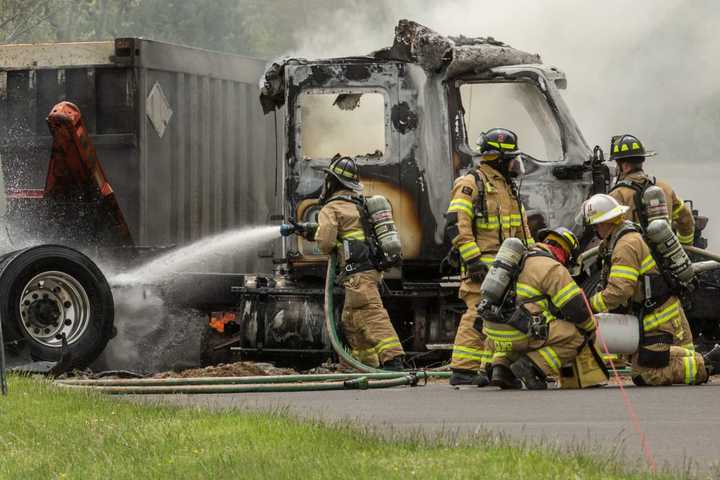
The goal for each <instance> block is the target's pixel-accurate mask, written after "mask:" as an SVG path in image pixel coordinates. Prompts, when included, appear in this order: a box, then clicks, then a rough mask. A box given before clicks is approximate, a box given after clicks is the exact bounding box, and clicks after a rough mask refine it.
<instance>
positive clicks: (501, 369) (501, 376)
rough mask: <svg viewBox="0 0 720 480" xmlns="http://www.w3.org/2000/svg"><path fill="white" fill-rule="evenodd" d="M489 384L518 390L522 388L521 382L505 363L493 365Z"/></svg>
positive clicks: (504, 388)
mask: <svg viewBox="0 0 720 480" xmlns="http://www.w3.org/2000/svg"><path fill="white" fill-rule="evenodd" d="M490 385H492V386H493V387H500V388H501V389H503V390H519V389H521V388H522V382H521V381H520V380H518V379H517V377H515V375H513V372H511V371H510V369H509V368H508V367H506V366H505V365H493V368H492V376H491V377H490Z"/></svg>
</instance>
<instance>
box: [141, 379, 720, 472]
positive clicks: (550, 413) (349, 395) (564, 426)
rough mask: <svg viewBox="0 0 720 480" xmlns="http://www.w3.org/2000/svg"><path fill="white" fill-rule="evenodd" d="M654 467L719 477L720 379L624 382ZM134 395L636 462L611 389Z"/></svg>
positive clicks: (435, 387)
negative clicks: (497, 437)
mask: <svg viewBox="0 0 720 480" xmlns="http://www.w3.org/2000/svg"><path fill="white" fill-rule="evenodd" d="M625 391H626V392H627V393H628V397H629V399H630V401H631V403H632V405H633V406H634V408H635V410H636V412H637V416H638V417H639V420H640V425H641V428H642V430H643V432H644V433H645V435H646V436H647V442H648V444H649V447H650V449H651V451H652V454H653V456H654V457H655V459H656V462H657V464H658V467H670V468H673V469H682V470H687V469H688V465H690V466H691V469H692V470H693V471H696V472H704V473H710V472H713V473H714V474H717V475H720V384H714V385H713V384H710V385H703V386H697V387H688V386H673V387H654V388H653V387H644V388H638V387H627V388H626V389H625ZM135 398H136V399H137V400H139V401H144V402H146V401H149V402H160V403H167V404H174V405H193V406H204V407H207V408H211V409H226V408H238V409H254V410H273V411H274V410H277V409H283V410H285V411H287V412H288V413H290V414H292V415H297V416H299V417H305V418H314V419H321V420H324V421H328V422H337V421H350V422H355V423H358V424H365V425H370V426H372V427H374V428H375V429H376V430H377V431H378V432H383V431H391V432H394V434H398V433H399V434H405V433H406V434H408V435H417V434H418V432H428V433H438V432H440V433H445V434H452V435H455V434H459V435H463V436H464V435H473V434H487V432H492V433H502V434H504V435H506V436H508V437H510V438H512V439H520V440H522V441H528V440H529V441H531V442H534V441H538V440H541V441H543V442H544V443H545V444H548V443H549V444H550V445H553V446H559V447H561V448H570V449H572V450H575V449H577V448H578V447H579V448H581V449H583V450H588V451H594V450H598V451H602V452H605V453H607V452H617V454H619V455H623V456H624V457H625V458H624V461H626V462H631V463H636V464H637V463H638V462H642V461H643V460H642V458H643V456H642V450H641V448H640V440H639V436H638V435H637V434H636V433H635V430H634V429H633V427H632V424H631V423H630V421H629V417H628V412H627V409H626V407H625V402H624V401H623V397H622V395H621V392H620V389H619V388H617V387H604V388H597V389H589V390H547V391H541V392H537V391H500V390H498V389H496V388H493V387H485V388H474V387H463V388H461V389H455V388H452V387H450V386H448V385H446V384H429V385H426V386H418V387H412V388H411V387H396V388H390V389H383V390H363V391H357V390H350V391H329V392H297V393H271V394H265V393H249V394H223V395H167V396H138V397H135Z"/></svg>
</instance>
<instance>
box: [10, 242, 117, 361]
mask: <svg viewBox="0 0 720 480" xmlns="http://www.w3.org/2000/svg"><path fill="white" fill-rule="evenodd" d="M46 272H60V273H61V274H63V275H65V276H66V278H68V279H70V281H71V282H74V285H75V286H79V287H81V288H79V289H78V290H79V291H83V293H84V295H85V296H86V299H87V304H86V308H84V309H83V311H85V312H88V314H87V316H86V318H87V320H86V321H85V322H84V324H85V325H86V326H85V328H84V329H81V330H80V331H79V332H78V334H77V337H76V338H72V339H71V340H72V341H68V345H67V353H68V354H69V356H70V361H69V362H68V363H67V364H65V365H64V368H65V370H66V371H67V370H71V369H77V368H85V367H87V366H88V365H89V364H90V363H91V362H92V361H93V360H95V359H96V358H97V357H98V355H100V353H101V352H102V351H103V349H104V348H105V345H107V343H108V340H110V338H111V337H112V334H113V323H114V318H115V311H114V308H115V307H114V302H113V296H112V292H111V291H110V287H109V286H108V283H107V280H106V279H105V276H104V275H103V274H102V272H101V271H100V269H99V268H98V267H97V266H96V265H95V263H93V261H92V260H90V259H89V258H88V257H86V256H85V255H83V254H82V253H80V252H78V251H76V250H73V249H71V248H67V247H63V246H59V245H42V246H38V247H32V248H28V249H25V250H20V251H17V252H12V253H10V254H7V255H5V256H4V257H2V259H0V287H2V288H1V289H0V290H1V291H0V315H2V321H3V329H4V331H5V333H6V338H5V340H6V341H8V340H11V339H24V340H25V341H26V342H27V345H28V346H29V348H30V352H31V355H32V357H33V359H35V360H44V361H57V360H59V359H60V356H61V351H62V346H61V345H58V346H48V345H47V344H44V343H42V342H40V341H38V339H37V338H35V337H33V336H32V335H31V334H30V333H28V329H27V327H25V326H24V325H23V324H22V321H23V320H22V317H21V312H20V302H21V300H22V295H23V291H24V290H25V289H26V287H28V286H29V282H30V281H31V280H32V279H34V278H36V277H37V276H38V275H42V274H44V273H46ZM78 309H79V307H78ZM25 313H26V315H27V312H25ZM26 322H27V321H26Z"/></svg>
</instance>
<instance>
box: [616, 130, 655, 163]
mask: <svg viewBox="0 0 720 480" xmlns="http://www.w3.org/2000/svg"><path fill="white" fill-rule="evenodd" d="M654 155H655V152H652V151H648V150H645V146H643V144H642V142H640V140H638V138H637V137H636V136H634V135H630V134H627V133H626V134H624V135H615V136H614V137H612V140H610V160H611V161H616V160H623V159H625V158H632V157H640V158H644V157H652V156H654Z"/></svg>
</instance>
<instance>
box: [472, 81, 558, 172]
mask: <svg viewBox="0 0 720 480" xmlns="http://www.w3.org/2000/svg"><path fill="white" fill-rule="evenodd" d="M460 97H461V100H462V104H463V108H464V110H465V116H464V117H465V118H464V120H465V126H466V128H467V134H468V143H470V145H468V146H469V147H470V148H472V149H473V150H476V149H477V148H478V145H477V144H476V143H475V142H476V141H477V139H478V138H479V137H480V135H481V134H482V132H485V131H487V130H489V129H491V128H495V127H501V128H507V129H510V130H512V131H513V132H515V133H517V135H518V143H519V147H520V150H522V151H523V152H524V153H526V154H527V155H529V156H532V157H533V158H535V159H537V160H543V161H551V162H555V161H560V160H562V158H563V151H562V141H561V137H560V127H559V126H558V123H557V120H556V119H555V115H553V112H552V110H551V109H550V106H549V105H548V103H547V101H546V99H545V96H544V95H543V94H542V93H541V92H540V91H539V90H538V88H537V87H536V86H535V85H533V84H530V83H526V82H513V83H465V84H463V85H461V86H460Z"/></svg>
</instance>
